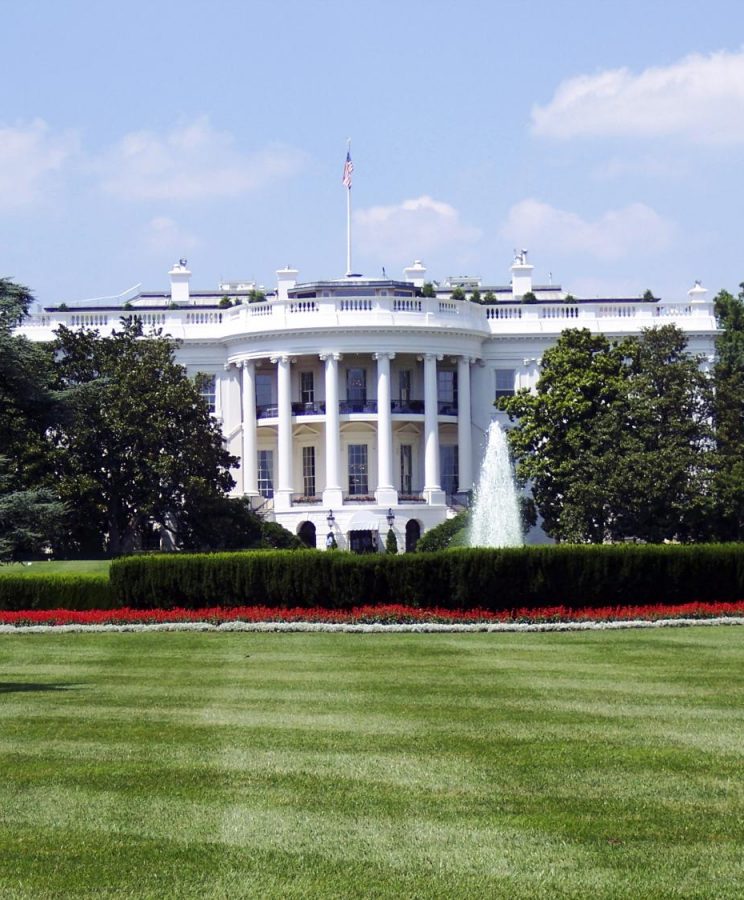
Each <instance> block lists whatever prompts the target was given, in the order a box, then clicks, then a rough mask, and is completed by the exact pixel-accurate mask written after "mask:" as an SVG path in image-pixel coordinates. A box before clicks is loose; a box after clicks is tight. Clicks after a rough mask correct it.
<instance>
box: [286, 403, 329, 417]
mask: <svg viewBox="0 0 744 900" xmlns="http://www.w3.org/2000/svg"><path fill="white" fill-rule="evenodd" d="M292 415H293V416H323V415H325V402H324V401H322V400H315V401H310V402H306V403H302V402H300V403H292Z"/></svg>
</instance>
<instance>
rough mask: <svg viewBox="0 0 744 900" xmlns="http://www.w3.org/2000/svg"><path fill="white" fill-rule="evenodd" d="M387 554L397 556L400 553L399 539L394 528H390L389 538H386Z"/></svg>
mask: <svg viewBox="0 0 744 900" xmlns="http://www.w3.org/2000/svg"><path fill="white" fill-rule="evenodd" d="M385 553H388V554H390V555H391V556H396V555H397V553H398V539H397V538H396V536H395V532H394V531H393V529H392V528H388V533H387V537H386V538H385Z"/></svg>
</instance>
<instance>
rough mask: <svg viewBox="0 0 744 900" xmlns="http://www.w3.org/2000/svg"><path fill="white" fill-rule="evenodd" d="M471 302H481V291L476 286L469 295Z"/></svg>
mask: <svg viewBox="0 0 744 900" xmlns="http://www.w3.org/2000/svg"><path fill="white" fill-rule="evenodd" d="M470 302H471V303H483V298H482V297H481V292H480V291H479V290H478V288H476V289H475V290H474V291H473V293H472V294H471V295H470Z"/></svg>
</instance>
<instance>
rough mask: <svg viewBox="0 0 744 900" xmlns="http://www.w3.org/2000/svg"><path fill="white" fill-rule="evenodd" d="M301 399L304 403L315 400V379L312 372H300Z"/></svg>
mask: <svg viewBox="0 0 744 900" xmlns="http://www.w3.org/2000/svg"><path fill="white" fill-rule="evenodd" d="M300 400H301V401H302V403H314V402H315V379H314V378H313V373H312V372H300Z"/></svg>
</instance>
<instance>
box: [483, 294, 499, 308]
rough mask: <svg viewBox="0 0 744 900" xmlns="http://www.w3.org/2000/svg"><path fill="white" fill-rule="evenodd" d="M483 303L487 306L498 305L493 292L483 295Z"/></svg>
mask: <svg viewBox="0 0 744 900" xmlns="http://www.w3.org/2000/svg"><path fill="white" fill-rule="evenodd" d="M483 303H484V304H486V305H488V304H491V303H496V295H495V294H494V292H493V291H486V293H485V294H484V295H483Z"/></svg>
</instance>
